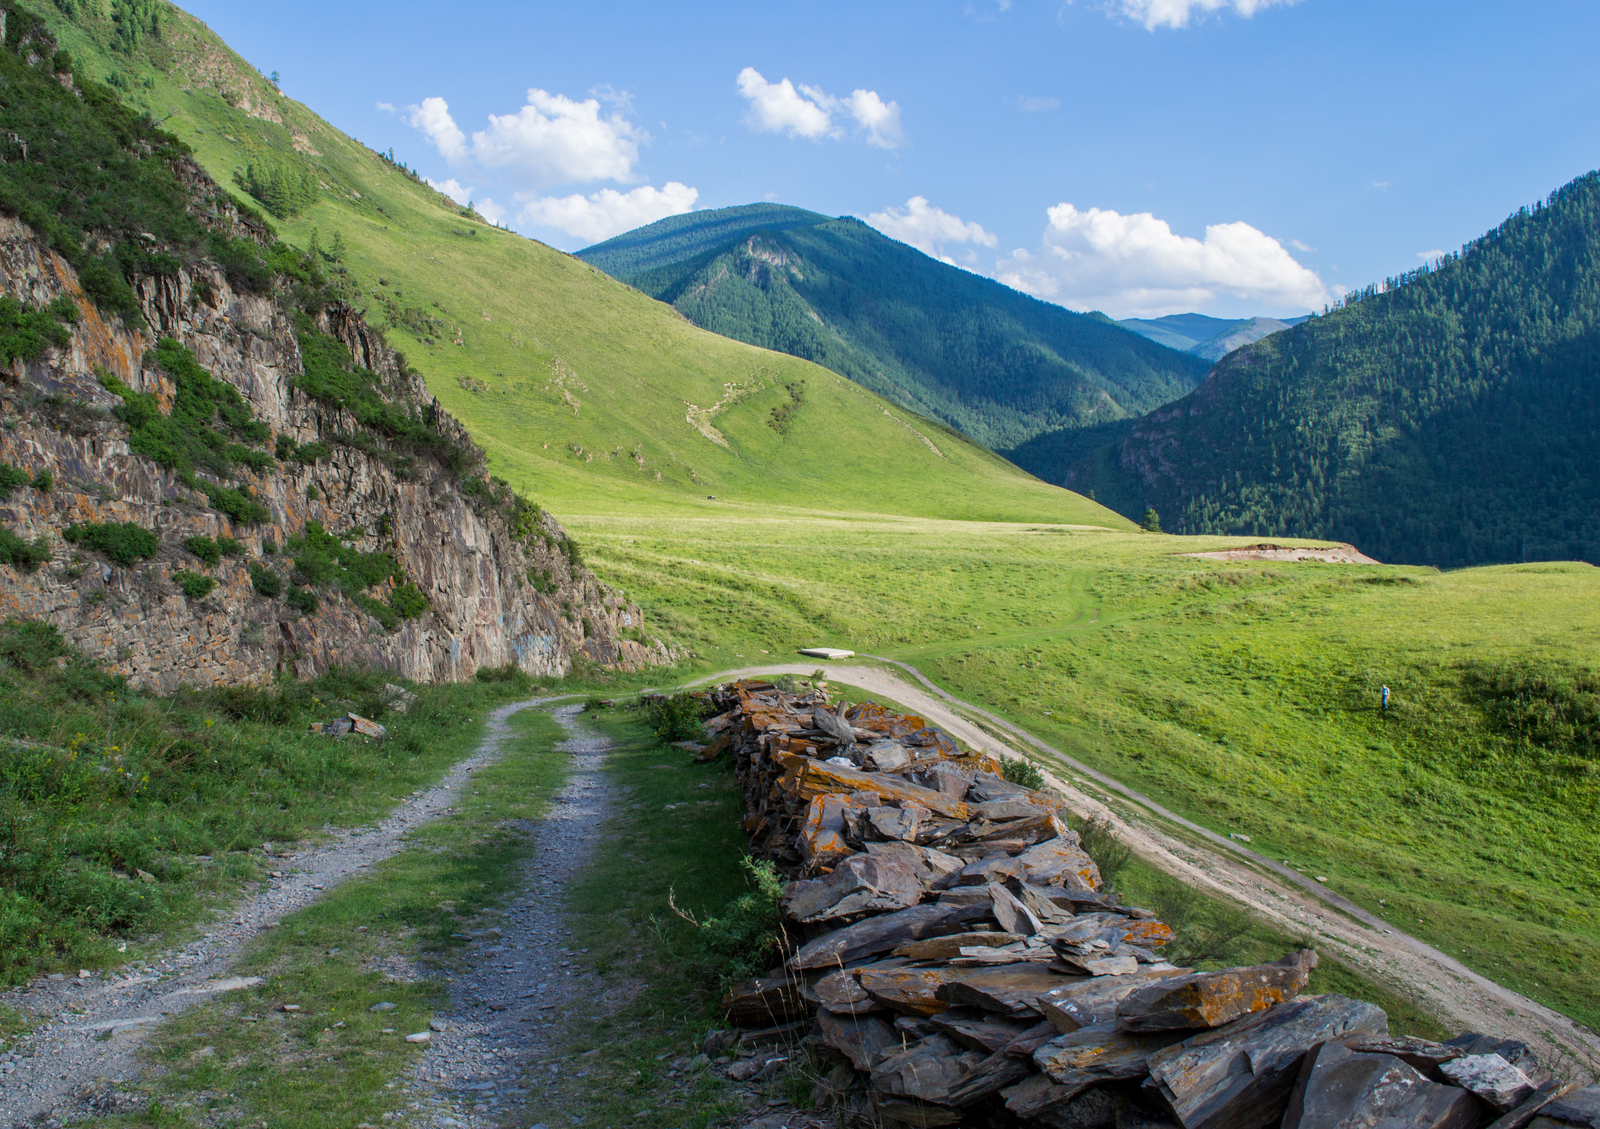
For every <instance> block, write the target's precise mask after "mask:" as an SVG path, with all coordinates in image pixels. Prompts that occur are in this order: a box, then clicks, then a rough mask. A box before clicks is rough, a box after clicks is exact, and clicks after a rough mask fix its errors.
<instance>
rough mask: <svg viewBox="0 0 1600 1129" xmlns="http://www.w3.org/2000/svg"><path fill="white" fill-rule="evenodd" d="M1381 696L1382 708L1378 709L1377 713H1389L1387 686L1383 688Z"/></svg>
mask: <svg viewBox="0 0 1600 1129" xmlns="http://www.w3.org/2000/svg"><path fill="white" fill-rule="evenodd" d="M1382 696H1383V706H1382V708H1381V709H1380V711H1379V712H1381V713H1388V712H1389V688H1388V687H1387V686H1385V687H1384V688H1383V695H1382Z"/></svg>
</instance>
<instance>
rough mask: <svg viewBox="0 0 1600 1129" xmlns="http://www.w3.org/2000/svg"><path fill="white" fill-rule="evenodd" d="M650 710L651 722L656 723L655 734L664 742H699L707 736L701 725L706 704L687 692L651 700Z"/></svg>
mask: <svg viewBox="0 0 1600 1129" xmlns="http://www.w3.org/2000/svg"><path fill="white" fill-rule="evenodd" d="M649 710H650V720H651V721H653V722H655V728H654V730H653V732H654V733H655V735H656V737H657V738H658V739H659V740H661V741H663V742H667V743H670V742H673V741H697V740H699V739H700V738H701V737H704V736H705V726H704V725H702V724H701V718H702V717H704V716H705V702H704V700H703V699H700V698H697V697H695V696H694V695H693V694H690V693H688V692H687V691H685V692H684V693H681V694H670V695H662V696H661V697H658V698H651V699H649Z"/></svg>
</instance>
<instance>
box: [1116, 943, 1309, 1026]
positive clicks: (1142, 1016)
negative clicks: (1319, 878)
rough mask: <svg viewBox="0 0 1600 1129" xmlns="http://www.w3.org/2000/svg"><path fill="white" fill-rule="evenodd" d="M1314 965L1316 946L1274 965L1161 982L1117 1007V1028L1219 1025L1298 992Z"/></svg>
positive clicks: (1127, 998)
mask: <svg viewBox="0 0 1600 1129" xmlns="http://www.w3.org/2000/svg"><path fill="white" fill-rule="evenodd" d="M1316 966H1317V954H1316V950H1314V949H1301V950H1300V951H1298V952H1295V953H1291V954H1290V955H1289V956H1287V957H1285V958H1284V959H1283V960H1281V961H1278V962H1276V963H1274V964H1258V965H1253V966H1251V967H1248V968H1225V969H1222V970H1220V971H1218V972H1195V973H1190V974H1189V975H1188V976H1176V977H1172V978H1170V979H1164V980H1159V981H1157V982H1156V983H1154V984H1150V985H1147V986H1145V987H1143V988H1140V989H1138V990H1137V991H1134V992H1132V993H1130V994H1129V995H1128V996H1126V997H1124V999H1123V1000H1122V1002H1121V1003H1119V1004H1118V1005H1117V1026H1118V1027H1119V1028H1120V1029H1121V1030H1123V1031H1172V1030H1180V1029H1184V1028H1189V1029H1192V1028H1196V1027H1221V1026H1222V1025H1223V1024H1224V1023H1231V1022H1232V1021H1233V1020H1235V1019H1238V1018H1239V1017H1240V1016H1244V1015H1249V1014H1251V1013H1252V1012H1257V1011H1264V1010H1266V1009H1267V1008H1269V1007H1272V1006H1273V1005H1274V1004H1280V1003H1282V1002H1283V1001H1284V1000H1287V999H1292V998H1293V997H1295V996H1297V995H1299V994H1300V991H1301V990H1302V989H1303V988H1304V987H1305V986H1306V984H1307V983H1308V982H1309V981H1310V979H1311V970H1312V969H1313V968H1315V967H1316Z"/></svg>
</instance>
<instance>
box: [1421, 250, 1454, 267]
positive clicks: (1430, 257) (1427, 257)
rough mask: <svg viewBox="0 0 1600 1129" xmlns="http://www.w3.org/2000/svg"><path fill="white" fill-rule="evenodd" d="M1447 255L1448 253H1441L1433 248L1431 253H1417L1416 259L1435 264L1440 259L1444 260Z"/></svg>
mask: <svg viewBox="0 0 1600 1129" xmlns="http://www.w3.org/2000/svg"><path fill="white" fill-rule="evenodd" d="M1447 254H1449V252H1448V251H1441V250H1439V248H1437V247H1435V248H1434V249H1433V250H1432V251H1418V252H1417V258H1419V259H1421V260H1422V261H1423V262H1425V263H1436V262H1438V261H1439V260H1440V259H1442V258H1444V257H1445V256H1446V255H1447Z"/></svg>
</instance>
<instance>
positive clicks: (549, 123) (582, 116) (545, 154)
mask: <svg viewBox="0 0 1600 1129" xmlns="http://www.w3.org/2000/svg"><path fill="white" fill-rule="evenodd" d="M613 100H615V99H614V92H613ZM405 120H406V122H407V124H409V125H411V126H413V127H415V128H416V129H418V130H421V131H422V133H423V135H424V136H426V137H427V139H428V140H429V141H431V142H432V143H433V145H434V147H435V148H437V149H438V150H439V154H440V155H441V156H442V157H444V159H445V160H447V161H449V162H450V163H451V164H453V165H456V164H461V163H462V162H464V161H466V160H467V159H468V158H471V159H472V160H474V161H476V162H477V163H478V164H479V165H482V166H483V167H485V168H511V169H515V170H516V171H518V172H519V173H520V174H521V175H522V176H523V178H524V179H525V180H526V181H527V182H528V183H530V184H534V185H538V186H541V187H542V186H545V185H551V184H577V183H582V182H585V181H591V180H617V181H628V180H633V179H635V178H634V175H633V165H634V162H635V161H637V160H638V159H639V143H640V142H641V141H645V140H648V137H649V135H648V134H646V133H645V132H644V131H643V130H640V129H639V128H638V127H636V126H634V125H633V124H632V123H631V122H629V121H627V120H626V119H625V118H623V116H622V115H621V114H620V113H615V112H613V113H610V114H602V113H601V110H600V100H599V99H598V98H585V99H584V100H583V101H581V102H579V101H575V100H573V99H571V98H567V97H565V96H564V95H561V94H551V93H549V92H548V91H544V90H540V89H538V88H537V87H536V88H534V89H532V90H529V91H528V101H527V103H526V104H525V105H524V106H522V108H521V109H519V110H517V111H516V112H515V113H510V114H490V115H489V128H488V129H484V130H479V131H478V132H476V133H474V134H473V135H472V141H471V143H470V144H468V141H467V136H466V134H465V133H464V132H463V131H462V129H461V127H460V126H458V125H457V124H456V121H455V118H454V117H452V116H451V114H450V105H449V103H447V102H446V101H445V100H444V99H443V98H424V99H423V100H422V101H421V102H420V103H418V104H417V105H415V106H411V107H409V108H408V109H407V110H406V119H405Z"/></svg>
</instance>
